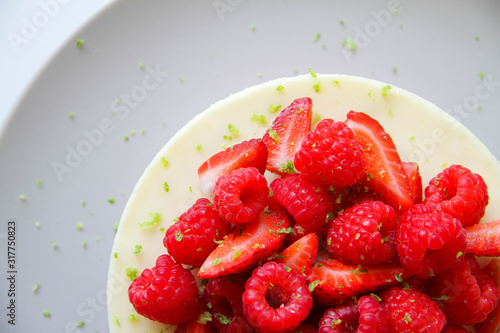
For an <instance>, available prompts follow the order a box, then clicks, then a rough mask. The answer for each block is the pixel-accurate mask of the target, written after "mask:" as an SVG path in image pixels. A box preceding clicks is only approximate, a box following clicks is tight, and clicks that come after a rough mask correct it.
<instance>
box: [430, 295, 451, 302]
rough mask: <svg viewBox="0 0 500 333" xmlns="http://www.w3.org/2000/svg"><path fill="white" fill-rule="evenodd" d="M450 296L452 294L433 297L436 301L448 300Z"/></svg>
mask: <svg viewBox="0 0 500 333" xmlns="http://www.w3.org/2000/svg"><path fill="white" fill-rule="evenodd" d="M449 298H450V296H446V295H443V296H441V297H432V299H433V300H435V301H446V300H448V299H449Z"/></svg>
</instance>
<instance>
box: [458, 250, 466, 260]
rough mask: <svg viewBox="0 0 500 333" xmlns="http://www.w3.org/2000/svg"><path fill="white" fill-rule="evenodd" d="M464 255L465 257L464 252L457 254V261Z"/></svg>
mask: <svg viewBox="0 0 500 333" xmlns="http://www.w3.org/2000/svg"><path fill="white" fill-rule="evenodd" d="M463 255H464V253H463V252H462V251H460V252H458V253H457V259H458V258H460V257H461V256H463Z"/></svg>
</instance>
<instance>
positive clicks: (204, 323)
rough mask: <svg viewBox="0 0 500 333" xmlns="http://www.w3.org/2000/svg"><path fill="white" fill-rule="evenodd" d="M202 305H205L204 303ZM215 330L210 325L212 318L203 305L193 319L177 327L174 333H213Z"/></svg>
mask: <svg viewBox="0 0 500 333" xmlns="http://www.w3.org/2000/svg"><path fill="white" fill-rule="evenodd" d="M203 303H206V301H204V302H203ZM215 332H217V330H216V329H215V327H214V325H213V324H212V318H211V315H210V313H209V312H208V308H207V306H206V305H205V304H203V306H202V307H200V310H199V311H198V315H196V316H195V317H194V318H192V319H190V320H188V321H187V322H184V323H182V324H180V325H177V328H176V329H175V332H174V333H215Z"/></svg>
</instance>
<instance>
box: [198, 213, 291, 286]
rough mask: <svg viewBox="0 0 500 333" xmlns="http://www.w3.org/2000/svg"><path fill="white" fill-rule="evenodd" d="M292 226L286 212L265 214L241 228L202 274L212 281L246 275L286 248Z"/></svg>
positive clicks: (209, 260)
mask: <svg viewBox="0 0 500 333" xmlns="http://www.w3.org/2000/svg"><path fill="white" fill-rule="evenodd" d="M288 223H289V222H288V218H287V216H286V214H285V213H284V212H283V211H264V212H263V213H261V214H260V215H259V216H257V218H256V219H254V220H253V221H251V222H248V223H246V224H242V225H238V226H237V227H236V229H235V230H233V231H232V232H231V233H230V234H228V235H227V237H226V238H225V239H224V240H223V242H222V243H221V244H219V245H218V246H217V247H216V248H215V250H213V251H212V253H210V255H209V256H208V257H207V259H206V260H205V262H204V263H203V265H202V266H201V268H200V271H199V272H198V275H199V276H200V277H201V278H203V279H208V278H211V277H215V276H220V275H227V274H234V273H240V272H244V271H246V270H248V269H249V268H251V267H253V266H255V265H257V264H258V263H259V262H260V261H263V260H265V259H267V258H268V257H269V256H271V254H273V253H274V252H275V251H276V250H277V249H279V248H280V247H281V245H283V243H284V241H285V238H286V235H287V229H288Z"/></svg>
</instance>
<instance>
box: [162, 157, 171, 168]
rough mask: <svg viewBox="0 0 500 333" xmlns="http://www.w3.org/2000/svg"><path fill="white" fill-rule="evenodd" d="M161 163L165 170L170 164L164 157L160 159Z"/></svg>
mask: <svg viewBox="0 0 500 333" xmlns="http://www.w3.org/2000/svg"><path fill="white" fill-rule="evenodd" d="M161 163H162V164H163V166H164V167H165V168H166V167H168V165H169V164H170V162H169V161H168V160H167V159H166V158H165V157H162V158H161Z"/></svg>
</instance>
